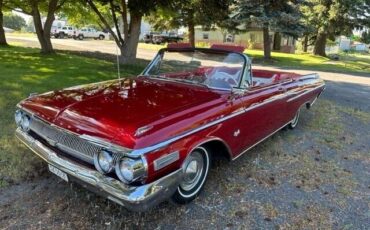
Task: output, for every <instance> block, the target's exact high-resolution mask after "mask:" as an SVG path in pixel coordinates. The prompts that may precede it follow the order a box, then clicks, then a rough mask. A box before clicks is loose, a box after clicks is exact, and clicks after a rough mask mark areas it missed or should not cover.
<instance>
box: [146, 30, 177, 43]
mask: <svg viewBox="0 0 370 230" xmlns="http://www.w3.org/2000/svg"><path fill="white" fill-rule="evenodd" d="M183 39H184V38H183V37H182V36H180V35H178V34H177V33H172V32H171V33H156V32H150V33H148V34H145V35H144V42H145V43H153V44H163V43H172V42H175V43H177V42H179V41H182V40H183Z"/></svg>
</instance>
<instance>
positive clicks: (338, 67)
mask: <svg viewBox="0 0 370 230" xmlns="http://www.w3.org/2000/svg"><path fill="white" fill-rule="evenodd" d="M166 46H167V45H155V44H146V43H139V46H138V47H139V48H141V49H149V50H159V49H161V48H164V47H166ZM196 46H197V47H209V45H208V44H204V43H198V44H196ZM245 53H246V54H247V55H248V56H249V57H251V58H252V60H253V63H255V64H262V65H270V66H277V67H284V68H291V69H302V70H313V71H315V70H317V71H324V72H342V73H351V72H354V73H356V72H359V73H370V54H347V55H344V54H342V55H340V60H339V61H334V60H331V59H329V58H326V57H321V56H315V55H312V54H307V53H305V54H288V53H280V52H272V54H271V55H272V58H273V62H272V63H264V62H263V51H262V50H248V49H247V50H246V51H245Z"/></svg>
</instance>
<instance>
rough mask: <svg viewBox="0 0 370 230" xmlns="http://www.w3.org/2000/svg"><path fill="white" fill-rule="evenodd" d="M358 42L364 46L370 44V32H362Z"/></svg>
mask: <svg viewBox="0 0 370 230" xmlns="http://www.w3.org/2000/svg"><path fill="white" fill-rule="evenodd" d="M360 41H361V42H363V43H365V44H370V31H364V32H363V33H362V35H361V38H360Z"/></svg>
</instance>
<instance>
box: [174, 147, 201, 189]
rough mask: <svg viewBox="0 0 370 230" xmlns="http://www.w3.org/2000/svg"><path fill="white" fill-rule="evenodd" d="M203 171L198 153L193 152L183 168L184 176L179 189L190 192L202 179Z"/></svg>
mask: <svg viewBox="0 0 370 230" xmlns="http://www.w3.org/2000/svg"><path fill="white" fill-rule="evenodd" d="M203 170H204V159H203V157H202V154H201V153H200V152H197V151H196V152H193V153H192V154H191V155H190V156H189V158H188V159H187V162H186V164H185V167H184V172H185V176H184V178H183V180H182V182H181V183H180V188H181V189H183V190H184V191H190V190H192V189H193V188H194V187H195V186H196V185H197V184H198V183H199V181H200V179H201V178H202V173H203Z"/></svg>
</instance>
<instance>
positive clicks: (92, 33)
mask: <svg viewBox="0 0 370 230" xmlns="http://www.w3.org/2000/svg"><path fill="white" fill-rule="evenodd" d="M106 36H107V34H106V33H104V32H103V31H97V30H96V29H94V28H89V27H85V28H82V29H80V30H78V31H76V33H75V34H74V35H73V38H74V39H79V40H84V39H85V38H93V39H99V40H104V39H105V37H106Z"/></svg>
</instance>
